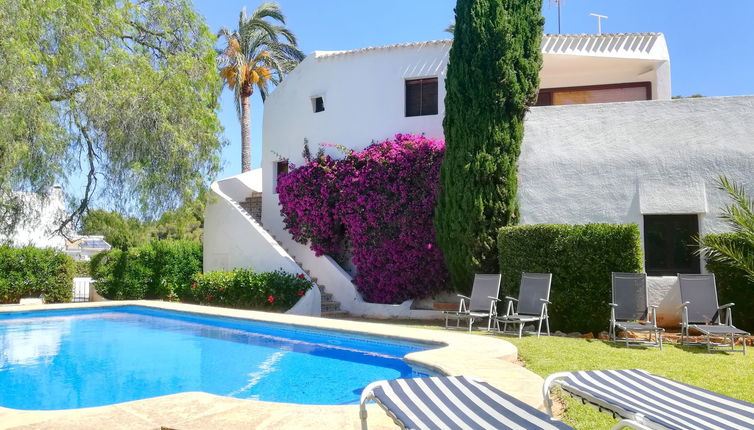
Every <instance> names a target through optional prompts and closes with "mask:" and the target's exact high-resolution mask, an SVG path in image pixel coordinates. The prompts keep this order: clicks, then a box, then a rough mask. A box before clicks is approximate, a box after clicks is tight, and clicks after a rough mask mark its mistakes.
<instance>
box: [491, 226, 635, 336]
mask: <svg viewBox="0 0 754 430" xmlns="http://www.w3.org/2000/svg"><path fill="white" fill-rule="evenodd" d="M639 237H640V236H639V228H638V227H637V226H636V225H635V224H628V225H611V224H588V225H574V226H571V225H531V226H517V227H503V228H501V229H500V232H499V236H498V245H499V256H500V272H501V273H502V275H503V287H502V288H503V291H504V293H505V294H507V295H512V296H514V297H515V296H516V294H518V287H519V282H520V279H521V272H549V273H552V289H551V292H550V301H551V302H552V305H551V306H549V308H548V309H549V313H550V326H551V328H552V329H553V330H561V331H564V332H572V331H579V332H594V333H596V332H600V331H603V330H607V326H608V320H609V316H610V307H609V306H608V303H610V300H611V292H610V282H611V279H610V273H611V272H641V271H642V254H641V245H640V239H639ZM501 296H502V294H501Z"/></svg>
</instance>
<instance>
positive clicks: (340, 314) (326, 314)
mask: <svg viewBox="0 0 754 430" xmlns="http://www.w3.org/2000/svg"><path fill="white" fill-rule="evenodd" d="M348 315H349V313H348V312H347V311H328V312H322V314H321V316H322V318H343V317H347V316H348Z"/></svg>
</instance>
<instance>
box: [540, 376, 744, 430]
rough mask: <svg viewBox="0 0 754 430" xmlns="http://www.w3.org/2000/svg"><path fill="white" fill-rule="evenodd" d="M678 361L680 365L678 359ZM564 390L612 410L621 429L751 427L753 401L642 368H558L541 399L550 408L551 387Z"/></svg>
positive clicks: (547, 380)
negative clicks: (560, 369)
mask: <svg viewBox="0 0 754 430" xmlns="http://www.w3.org/2000/svg"><path fill="white" fill-rule="evenodd" d="M679 365H680V364H679ZM553 386H560V387H561V388H562V389H563V391H565V392H566V393H567V394H570V395H571V396H573V397H576V398H578V399H580V400H581V401H583V402H584V403H588V404H591V405H592V406H595V407H597V408H598V409H600V411H606V412H609V413H612V414H613V416H614V417H620V418H622V420H621V421H620V422H619V423H618V424H617V425H615V427H613V429H616V430H617V429H621V428H624V427H630V428H635V429H642V430H646V429H677V430H688V429H721V430H727V429H739V430H740V429H752V428H754V404H751V403H747V402H744V401H742V400H738V399H734V398H732V397H728V396H724V395H722V394H717V393H714V392H712V391H708V390H704V389H701V388H697V387H694V386H692V385H687V384H683V383H680V382H676V381H673V380H671V379H667V378H663V377H661V376H657V375H653V374H651V373H649V372H647V371H646V370H639V369H633V370H594V371H584V372H561V373H555V374H553V375H550V376H549V377H547V379H546V380H545V385H544V393H543V394H544V400H545V405H546V407H547V411H548V412H551V410H552V401H551V400H550V389H551V388H552V387H553Z"/></svg>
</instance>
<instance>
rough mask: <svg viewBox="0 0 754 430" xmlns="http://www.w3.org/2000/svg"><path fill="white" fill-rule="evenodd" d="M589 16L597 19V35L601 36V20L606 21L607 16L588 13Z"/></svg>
mask: <svg viewBox="0 0 754 430" xmlns="http://www.w3.org/2000/svg"><path fill="white" fill-rule="evenodd" d="M589 15H590V16H593V17H596V18H597V34H602V18H605V19H607V15H599V14H596V13H590V14H589Z"/></svg>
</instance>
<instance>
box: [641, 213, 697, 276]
mask: <svg viewBox="0 0 754 430" xmlns="http://www.w3.org/2000/svg"><path fill="white" fill-rule="evenodd" d="M698 234H699V218H698V216H697V215H644V252H645V254H646V255H645V258H646V264H645V267H646V271H647V274H648V275H652V276H664V275H675V274H678V273H700V270H699V269H700V264H699V256H698V255H695V253H694V251H695V250H696V249H697V246H696V241H695V240H694V237H695V236H697V235H698Z"/></svg>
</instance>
